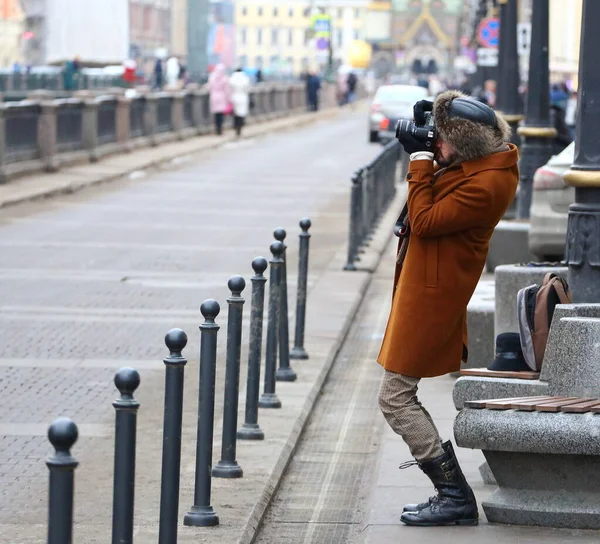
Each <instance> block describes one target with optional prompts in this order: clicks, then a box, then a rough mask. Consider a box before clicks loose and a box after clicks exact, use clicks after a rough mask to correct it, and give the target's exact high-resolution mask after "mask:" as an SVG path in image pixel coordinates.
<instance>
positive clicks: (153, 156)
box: [0, 107, 342, 208]
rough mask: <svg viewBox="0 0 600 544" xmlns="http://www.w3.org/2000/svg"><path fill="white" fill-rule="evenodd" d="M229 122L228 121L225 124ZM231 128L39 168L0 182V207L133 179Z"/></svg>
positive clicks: (297, 118) (230, 138) (282, 122)
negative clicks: (92, 159) (90, 160)
mask: <svg viewBox="0 0 600 544" xmlns="http://www.w3.org/2000/svg"><path fill="white" fill-rule="evenodd" d="M341 112H342V110H341V109H340V108H339V107H335V108H329V109H325V110H322V111H319V112H316V113H308V112H307V113H302V114H297V115H291V116H289V117H282V118H280V119H276V120H273V121H264V122H257V121H252V122H251V124H250V125H248V126H247V127H246V128H245V129H244V134H243V138H244V139H248V138H253V137H257V136H261V135H268V134H276V133H280V132H282V131H286V130H291V129H296V128H299V127H302V126H305V125H307V124H310V123H313V122H315V121H320V120H324V119H330V118H333V117H335V116H336V115H338V114H339V113H341ZM227 126H229V125H227ZM235 141H236V136H235V134H234V133H233V131H232V130H226V131H225V133H224V134H223V135H222V136H216V135H214V134H208V135H203V136H195V137H193V138H188V139H185V140H175V141H173V142H168V143H165V144H161V145H159V146H156V147H142V148H138V149H136V150H134V151H132V152H129V153H119V154H116V155H111V156H108V157H105V158H103V159H101V160H100V161H99V162H97V163H93V164H90V163H81V164H77V165H73V166H68V167H66V168H62V169H61V170H59V171H58V172H53V173H48V172H40V173H37V174H32V175H28V176H24V177H20V178H17V179H15V180H12V181H10V182H8V183H6V184H4V185H2V184H0V208H3V207H5V206H11V205H14V204H18V203H21V202H27V201H31V200H37V199H41V198H48V197H51V196H55V195H59V194H66V193H73V192H75V191H78V190H79V189H82V188H85V187H90V186H92V185H97V184H99V183H107V182H110V181H114V180H117V179H120V178H123V177H129V178H131V179H137V178H140V177H143V176H144V175H145V173H146V171H148V170H151V169H157V168H160V167H161V166H167V167H169V166H173V165H177V164H180V163H181V162H182V161H184V162H187V161H190V160H192V159H196V158H197V155H198V154H199V153H202V152H205V151H210V150H213V149H215V148H218V147H222V146H223V145H226V144H228V143H230V142H235Z"/></svg>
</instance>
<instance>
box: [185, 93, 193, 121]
mask: <svg viewBox="0 0 600 544" xmlns="http://www.w3.org/2000/svg"><path fill="white" fill-rule="evenodd" d="M193 125H194V97H193V95H191V94H186V95H185V96H184V97H183V126H184V127H186V128H187V127H191V126H193Z"/></svg>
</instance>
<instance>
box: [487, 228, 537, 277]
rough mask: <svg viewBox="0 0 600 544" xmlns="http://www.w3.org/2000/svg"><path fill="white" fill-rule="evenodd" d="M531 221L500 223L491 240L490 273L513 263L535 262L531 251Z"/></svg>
mask: <svg viewBox="0 0 600 544" xmlns="http://www.w3.org/2000/svg"><path fill="white" fill-rule="evenodd" d="M530 228H531V223H529V221H519V220H514V221H500V223H498V225H497V226H496V228H495V229H494V234H493V235H492V238H491V240H490V249H489V252H488V258H487V261H486V268H487V271H488V272H494V270H495V269H496V267H497V266H500V265H503V264H512V263H526V262H529V261H534V260H535V257H534V256H533V255H532V254H531V252H530V251H529V229H530Z"/></svg>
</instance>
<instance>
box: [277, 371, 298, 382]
mask: <svg viewBox="0 0 600 544" xmlns="http://www.w3.org/2000/svg"><path fill="white" fill-rule="evenodd" d="M275 379H276V380H277V381H278V382H295V381H296V380H297V379H298V376H297V375H296V373H295V372H294V370H293V369H292V368H291V367H287V368H278V369H277V372H275Z"/></svg>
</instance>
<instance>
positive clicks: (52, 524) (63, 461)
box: [46, 417, 79, 544]
mask: <svg viewBox="0 0 600 544" xmlns="http://www.w3.org/2000/svg"><path fill="white" fill-rule="evenodd" d="M78 435H79V431H78V430H77V425H75V423H73V422H72V421H71V420H70V419H69V418H66V417H61V418H58V419H56V420H54V422H53V423H52V425H50V428H49V429H48V440H50V443H51V444H52V446H53V447H54V450H55V452H54V455H52V456H51V457H49V458H48V460H47V461H46V465H47V466H48V468H49V469H50V485H49V494H48V544H71V543H72V542H73V487H74V477H75V469H76V468H77V465H78V463H77V460H76V459H75V457H73V456H72V455H71V448H72V447H73V444H75V442H76V441H77V437H78Z"/></svg>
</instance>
